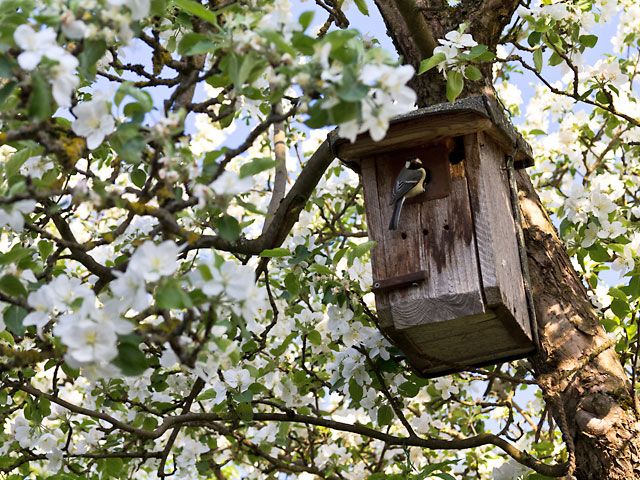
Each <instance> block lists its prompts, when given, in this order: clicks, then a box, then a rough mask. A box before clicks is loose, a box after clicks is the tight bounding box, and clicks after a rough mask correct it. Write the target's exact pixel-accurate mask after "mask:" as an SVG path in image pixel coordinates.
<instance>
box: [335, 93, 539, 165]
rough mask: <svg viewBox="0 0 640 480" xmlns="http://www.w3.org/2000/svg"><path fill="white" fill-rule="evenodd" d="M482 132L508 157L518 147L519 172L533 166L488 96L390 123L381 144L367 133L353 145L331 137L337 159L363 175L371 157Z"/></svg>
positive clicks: (432, 108) (520, 140)
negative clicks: (362, 167)
mask: <svg viewBox="0 0 640 480" xmlns="http://www.w3.org/2000/svg"><path fill="white" fill-rule="evenodd" d="M479 131H486V132H487V133H488V134H489V135H490V136H491V137H493V138H494V140H496V141H497V142H498V144H499V145H501V146H502V147H503V149H504V151H505V153H511V152H513V151H514V149H515V147H516V146H517V152H516V155H515V167H516V168H525V167H530V166H532V165H533V151H532V150H531V146H530V145H529V144H528V143H527V142H526V141H525V140H524V138H522V135H520V134H519V133H518V132H517V131H516V130H515V128H514V127H513V125H512V124H511V122H510V121H509V120H508V119H507V118H506V117H505V115H504V113H503V110H502V109H501V108H500V107H499V106H498V104H497V102H496V100H495V99H493V98H490V97H487V96H485V95H478V96H475V97H469V98H464V99H460V100H458V101H456V102H455V103H454V104H451V103H440V104H437V105H432V106H429V107H426V108H421V109H419V110H415V111H413V112H410V113H408V114H406V115H401V116H399V117H395V118H394V119H392V120H391V122H390V126H389V130H388V132H387V135H386V136H385V138H383V139H382V140H380V141H379V142H375V141H373V140H372V139H371V137H370V136H369V135H368V134H366V133H364V134H361V135H358V137H357V138H356V141H355V142H354V143H351V142H349V140H347V139H344V138H339V137H338V135H337V130H334V131H333V132H331V133H330V134H329V142H330V144H331V148H332V151H333V153H334V154H335V155H336V157H338V158H339V159H340V160H342V161H343V162H344V163H346V164H347V165H348V166H350V167H351V168H353V169H354V170H356V171H359V170H360V160H361V159H362V158H364V157H367V156H369V155H375V154H379V153H384V152H389V151H393V150H397V149H404V148H411V147H415V146H418V145H423V144H425V143H430V142H433V141H437V140H440V139H445V138H451V137H457V136H460V135H466V134H469V133H474V132H479Z"/></svg>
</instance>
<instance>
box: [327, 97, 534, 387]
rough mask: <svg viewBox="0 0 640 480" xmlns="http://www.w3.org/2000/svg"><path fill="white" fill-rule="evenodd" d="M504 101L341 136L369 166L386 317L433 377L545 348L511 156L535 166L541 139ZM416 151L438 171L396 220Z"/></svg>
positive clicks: (391, 331)
mask: <svg viewBox="0 0 640 480" xmlns="http://www.w3.org/2000/svg"><path fill="white" fill-rule="evenodd" d="M494 102H495V100H493V99H489V98H488V97H484V96H479V97H472V98H468V99H464V100H462V101H458V102H456V103H455V104H454V105H451V104H449V103H447V104H442V105H436V106H433V107H429V108H426V109H421V110H418V111H416V112H412V113H411V114H409V115H406V116H403V117H401V118H397V119H395V120H394V121H392V123H391V126H390V128H389V131H388V133H387V136H386V137H385V138H384V139H383V140H381V141H379V142H374V141H373V140H371V138H369V137H368V136H367V135H360V136H359V137H358V138H357V140H356V141H355V143H350V142H348V141H345V140H338V139H337V138H336V137H335V135H334V136H333V137H330V141H331V142H332V148H333V151H334V153H336V155H337V156H338V158H340V159H341V160H342V161H343V162H345V163H347V164H348V165H349V166H351V167H352V168H353V169H354V170H356V171H357V172H359V173H360V175H361V176H362V183H363V185H364V200H365V206H366V216H367V226H368V229H369V238H370V239H371V240H375V241H376V242H377V243H376V246H375V247H374V248H373V251H372V256H371V263H372V270H373V291H374V293H375V299H376V308H377V312H378V316H379V319H380V328H381V329H382V330H383V331H384V332H385V333H386V334H387V335H388V336H389V337H390V338H391V339H392V340H393V342H394V343H395V344H396V345H397V346H398V347H399V348H400V349H401V350H402V351H403V352H404V353H405V354H406V355H407V357H408V359H409V361H410V362H411V364H412V365H413V367H414V369H415V370H416V371H417V373H419V374H420V375H422V376H425V377H432V376H438V375H443V374H446V373H451V372H454V371H460V370H464V368H465V367H469V366H480V365H486V364H492V363H497V362H501V361H508V360H513V359H517V358H522V357H526V356H528V355H530V354H531V353H532V352H534V351H535V348H536V347H535V344H536V338H535V335H536V331H535V328H534V327H533V321H532V318H530V311H531V310H532V309H531V308H530V307H529V305H528V299H527V296H528V295H530V294H529V293H528V292H527V287H526V285H525V283H526V281H525V277H526V276H525V275H524V274H523V272H526V270H525V269H523V264H522V262H521V252H522V249H523V246H522V245H521V246H519V238H518V234H520V238H521V229H520V224H519V223H518V221H517V220H514V218H519V213H518V214H517V216H514V213H515V212H514V209H513V207H512V201H513V198H512V190H511V189H510V182H509V169H508V168H507V167H508V165H507V156H508V155H512V156H513V157H514V158H515V168H524V167H526V166H530V165H532V164H533V160H532V155H531V148H530V146H529V145H528V144H526V142H524V140H523V139H522V138H521V137H520V136H519V135H518V134H517V133H516V132H515V130H514V129H513V127H512V126H511V124H510V123H509V122H508V121H507V120H506V118H505V117H504V115H503V114H502V110H501V109H499V108H498V107H497V105H496V104H495V103H494ZM516 144H517V145H518V149H517V153H516V154H515V155H514V146H515V145H516ZM416 157H417V158H419V159H420V160H421V161H422V164H423V166H424V167H425V168H426V169H427V170H429V174H430V177H431V180H430V182H429V184H428V185H427V186H426V188H425V191H424V193H422V194H420V195H418V196H416V197H413V198H411V199H407V201H406V202H405V204H404V206H403V209H402V213H401V216H400V221H399V225H398V228H397V230H390V229H389V220H390V217H391V213H392V209H393V206H392V205H391V195H392V191H393V187H394V183H395V180H396V177H397V175H398V172H399V171H400V169H402V168H403V166H404V165H405V162H406V161H407V160H409V159H412V158H416ZM516 198H517V197H516ZM516 205H517V201H516ZM520 243H521V241H520ZM523 258H524V261H525V262H526V256H523ZM525 268H526V267H525ZM529 301H530V298H529Z"/></svg>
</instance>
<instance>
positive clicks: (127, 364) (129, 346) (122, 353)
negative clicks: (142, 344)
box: [113, 342, 149, 376]
mask: <svg viewBox="0 0 640 480" xmlns="http://www.w3.org/2000/svg"><path fill="white" fill-rule="evenodd" d="M113 364H114V365H115V366H116V367H118V368H120V370H121V371H122V373H123V374H124V375H127V376H135V375H140V374H141V373H142V372H144V371H145V370H146V369H147V367H148V366H149V365H148V363H147V359H146V357H145V356H144V353H142V352H141V351H140V348H138V345H135V344H133V343H130V342H120V344H119V345H118V356H117V357H116V359H115V360H114V361H113Z"/></svg>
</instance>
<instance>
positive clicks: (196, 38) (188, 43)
mask: <svg viewBox="0 0 640 480" xmlns="http://www.w3.org/2000/svg"><path fill="white" fill-rule="evenodd" d="M207 41H209V39H208V38H207V36H206V35H203V34H202V33H192V32H190V33H185V34H184V35H183V36H182V38H181V39H180V43H179V44H178V54H179V55H193V54H192V53H190V54H188V53H187V52H189V51H190V50H191V49H193V48H195V46H196V45H197V44H198V43H200V42H207Z"/></svg>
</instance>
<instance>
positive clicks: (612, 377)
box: [376, 0, 640, 480]
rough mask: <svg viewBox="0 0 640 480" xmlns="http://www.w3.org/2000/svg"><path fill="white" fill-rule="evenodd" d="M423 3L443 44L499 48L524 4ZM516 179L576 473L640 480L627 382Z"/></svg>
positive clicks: (541, 368)
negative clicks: (464, 39) (454, 36)
mask: <svg viewBox="0 0 640 480" xmlns="http://www.w3.org/2000/svg"><path fill="white" fill-rule="evenodd" d="M376 4H377V6H378V9H379V10H380V12H381V14H382V16H383V18H384V20H385V23H386V26H387V29H388V33H389V35H390V36H391V38H392V40H393V42H394V45H395V46H396V48H397V50H398V52H399V53H400V55H401V56H402V57H403V61H404V62H405V63H408V64H411V65H413V66H414V67H415V68H416V69H417V68H418V66H419V64H420V62H421V60H423V58H422V55H421V53H420V52H421V48H419V46H418V45H416V42H415V40H414V38H417V37H416V36H415V35H412V32H411V29H410V27H409V26H408V25H407V24H406V23H405V22H404V20H403V14H402V12H400V11H399V9H400V8H404V6H403V5H404V4H406V2H401V3H396V1H395V0H376ZM415 5H416V8H415V9H412V10H413V13H414V14H418V15H424V18H425V21H426V22H427V24H428V25H429V27H430V28H431V30H432V33H433V36H434V37H435V38H436V39H437V38H442V37H443V36H444V35H445V34H446V33H447V32H448V31H451V30H454V29H457V28H458V25H459V24H461V23H464V22H469V26H468V30H467V31H469V32H470V33H472V34H473V36H474V39H475V40H476V41H477V42H478V43H482V44H485V45H488V46H489V48H490V49H495V46H496V45H497V44H498V41H499V38H500V35H501V34H502V31H503V29H504V28H505V26H506V25H507V24H508V23H509V21H510V19H511V16H512V15H513V12H514V11H515V8H516V7H517V5H518V2H517V1H514V0H509V1H498V0H485V1H482V0H466V1H463V2H461V3H460V4H459V5H458V6H457V7H448V6H445V7H442V2H440V1H439V0H415ZM404 13H405V15H406V13H407V12H404ZM423 50H424V49H422V51H423ZM481 70H482V71H483V74H484V75H485V77H484V80H481V81H479V82H466V83H467V84H468V85H466V87H465V91H464V92H463V94H462V96H463V97H464V96H469V95H473V94H477V93H483V94H489V95H492V94H493V88H492V86H491V85H492V73H491V66H490V65H485V66H484V68H481ZM411 86H412V87H413V88H414V89H415V90H416V93H417V94H418V105H419V106H420V107H423V106H428V105H432V104H436V103H441V102H443V101H446V97H445V94H444V92H445V84H444V79H443V76H442V74H440V73H438V72H436V71H430V72H428V74H426V75H422V76H416V78H415V79H414V80H413V83H412V84H411ZM517 179H518V187H519V190H520V207H521V210H522V216H523V228H524V233H525V240H526V245H527V254H528V258H529V271H530V275H531V288H532V292H533V297H534V302H535V309H536V315H537V321H538V332H539V336H540V341H541V351H540V352H539V353H538V354H537V355H536V356H535V357H533V358H532V359H531V360H532V363H533V365H534V369H535V372H536V373H535V375H536V379H537V380H538V382H539V384H540V385H541V387H542V390H543V392H544V396H545V399H546V401H547V403H548V404H549V408H550V409H551V412H552V413H553V416H554V419H555V421H556V423H557V424H558V425H560V426H561V427H563V428H562V430H563V434H564V438H565V442H566V443H567V449H568V451H569V452H570V463H575V472H574V475H575V477H576V478H577V479H578V480H630V479H636V478H640V435H639V433H640V422H638V419H637V416H636V413H635V412H636V410H637V408H636V405H635V404H634V403H635V402H636V399H635V397H634V396H633V394H632V391H631V385H630V382H629V379H628V378H627V375H626V373H625V371H624V369H623V368H622V365H621V363H620V360H619V358H618V357H617V355H616V353H615V351H614V350H613V348H610V346H611V342H609V339H608V338H607V336H606V334H605V332H604V329H603V328H602V326H601V324H600V322H599V320H598V317H597V315H596V314H595V312H594V310H593V308H592V306H591V303H590V301H589V299H588V297H587V294H586V290H585V288H584V286H583V283H582V281H581V280H580V278H579V277H578V275H577V274H576V273H575V271H574V269H573V267H572V265H571V261H570V259H569V256H568V254H567V252H566V250H565V248H564V246H563V244H562V242H561V241H560V239H559V238H558V235H557V234H556V231H555V228H554V226H553V224H552V223H551V221H550V220H549V217H548V216H547V214H546V213H545V210H544V207H543V206H542V204H541V202H540V200H539V198H538V196H537V194H536V192H535V190H534V188H533V186H532V184H531V181H530V179H529V176H528V175H527V173H526V172H524V171H519V172H518V175H517ZM573 453H575V460H574V461H572V458H571V457H572V456H573V455H572V454H573Z"/></svg>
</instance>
